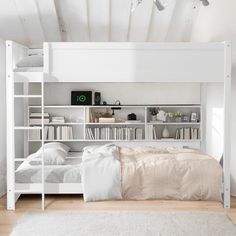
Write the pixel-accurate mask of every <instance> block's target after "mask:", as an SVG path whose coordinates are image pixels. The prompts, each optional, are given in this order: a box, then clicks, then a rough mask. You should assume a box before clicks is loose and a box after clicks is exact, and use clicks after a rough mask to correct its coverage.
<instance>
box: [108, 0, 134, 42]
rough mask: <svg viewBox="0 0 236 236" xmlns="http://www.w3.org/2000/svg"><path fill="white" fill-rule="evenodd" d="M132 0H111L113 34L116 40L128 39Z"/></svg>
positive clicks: (112, 38)
mask: <svg viewBox="0 0 236 236" xmlns="http://www.w3.org/2000/svg"><path fill="white" fill-rule="evenodd" d="M130 6H131V0H111V6H110V8H111V13H110V15H111V16H110V17H111V23H110V29H111V33H110V34H111V36H110V40H111V41H115V42H123V41H127V34H128V30H129V18H130V14H131V13H130Z"/></svg>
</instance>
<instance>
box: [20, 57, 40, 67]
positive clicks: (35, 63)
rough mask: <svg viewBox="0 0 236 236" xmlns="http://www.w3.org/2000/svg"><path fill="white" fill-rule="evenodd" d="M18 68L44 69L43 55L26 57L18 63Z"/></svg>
mask: <svg viewBox="0 0 236 236" xmlns="http://www.w3.org/2000/svg"><path fill="white" fill-rule="evenodd" d="M16 67H17V68H20V67H43V55H31V56H27V57H24V58H23V59H22V60H20V61H19V62H17V63H16Z"/></svg>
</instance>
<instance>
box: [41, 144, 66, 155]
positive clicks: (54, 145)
mask: <svg viewBox="0 0 236 236" xmlns="http://www.w3.org/2000/svg"><path fill="white" fill-rule="evenodd" d="M48 148H53V149H57V150H60V151H63V152H65V153H66V154H68V152H69V151H70V147H68V146H67V145H65V144H64V143H58V142H50V143H45V144H44V150H45V149H48ZM41 150H42V147H41V148H40V149H39V150H38V151H41Z"/></svg>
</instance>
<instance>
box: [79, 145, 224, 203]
mask: <svg viewBox="0 0 236 236" xmlns="http://www.w3.org/2000/svg"><path fill="white" fill-rule="evenodd" d="M222 173H223V172H222V168H221V166H220V164H219V163H218V162H217V161H216V160H215V159H214V158H212V157H210V156H208V155H206V154H204V153H201V152H200V151H197V150H193V149H182V148H165V149H160V148H152V147H139V148H125V147H122V148H118V147H116V146H114V145H105V146H96V147H87V148H85V150H84V156H83V163H82V183H83V186H84V199H85V201H95V200H112V199H121V198H123V199H133V200H146V199H174V200H218V201H221V200H222V199H221V193H222Z"/></svg>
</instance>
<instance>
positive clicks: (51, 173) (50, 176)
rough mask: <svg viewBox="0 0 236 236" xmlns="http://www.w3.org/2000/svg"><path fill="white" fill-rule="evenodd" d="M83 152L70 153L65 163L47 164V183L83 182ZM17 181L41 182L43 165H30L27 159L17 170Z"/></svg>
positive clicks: (45, 173)
mask: <svg viewBox="0 0 236 236" xmlns="http://www.w3.org/2000/svg"><path fill="white" fill-rule="evenodd" d="M81 161H82V153H81V152H75V153H69V155H68V157H67V158H66V161H65V163H64V164H63V165H47V166H45V167H44V177H45V182H46V183H81V175H80V164H81ZM15 179H16V183H41V182H42V168H41V165H30V164H29V162H28V161H27V160H26V161H24V162H23V163H22V164H21V165H20V166H19V167H18V168H17V170H16V173H15Z"/></svg>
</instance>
